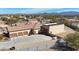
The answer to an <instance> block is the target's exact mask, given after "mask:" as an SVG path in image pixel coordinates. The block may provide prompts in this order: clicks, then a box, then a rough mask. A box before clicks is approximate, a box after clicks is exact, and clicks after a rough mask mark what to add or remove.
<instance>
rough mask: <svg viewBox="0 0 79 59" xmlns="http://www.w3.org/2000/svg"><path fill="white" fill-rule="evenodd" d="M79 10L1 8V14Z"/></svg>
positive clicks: (76, 9)
mask: <svg viewBox="0 0 79 59" xmlns="http://www.w3.org/2000/svg"><path fill="white" fill-rule="evenodd" d="M67 11H76V12H79V8H0V14H17V13H22V14H36V13H55V12H58V13H60V12H67Z"/></svg>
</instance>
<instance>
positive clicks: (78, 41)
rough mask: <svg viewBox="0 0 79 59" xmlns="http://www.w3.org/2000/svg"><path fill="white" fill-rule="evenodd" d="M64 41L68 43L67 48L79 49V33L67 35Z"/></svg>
mask: <svg viewBox="0 0 79 59" xmlns="http://www.w3.org/2000/svg"><path fill="white" fill-rule="evenodd" d="M65 41H66V42H67V43H68V46H69V47H72V48H74V49H77V50H78V49H79V33H77V32H76V33H73V34H68V35H67V36H66V38H65Z"/></svg>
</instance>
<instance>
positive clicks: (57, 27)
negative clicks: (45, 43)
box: [49, 24, 64, 34]
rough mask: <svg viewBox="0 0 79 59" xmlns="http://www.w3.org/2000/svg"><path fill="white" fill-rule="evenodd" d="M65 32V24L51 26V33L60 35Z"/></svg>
mask: <svg viewBox="0 0 79 59" xmlns="http://www.w3.org/2000/svg"><path fill="white" fill-rule="evenodd" d="M63 32H64V24H60V25H55V26H49V33H51V34H59V33H63Z"/></svg>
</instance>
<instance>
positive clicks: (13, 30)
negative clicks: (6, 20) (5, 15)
mask: <svg viewBox="0 0 79 59" xmlns="http://www.w3.org/2000/svg"><path fill="white" fill-rule="evenodd" d="M32 29H33V31H34V32H33V33H32V34H38V32H39V30H40V23H39V22H34V21H29V22H22V23H16V24H12V25H9V26H8V27H7V29H6V31H7V35H8V36H9V37H10V38H13V37H18V36H23V35H26V36H28V35H30V34H31V33H30V32H31V31H32Z"/></svg>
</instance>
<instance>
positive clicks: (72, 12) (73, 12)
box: [59, 11, 79, 15]
mask: <svg viewBox="0 0 79 59" xmlns="http://www.w3.org/2000/svg"><path fill="white" fill-rule="evenodd" d="M59 14H65V15H79V12H77V11H68V12H60V13H59Z"/></svg>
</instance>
